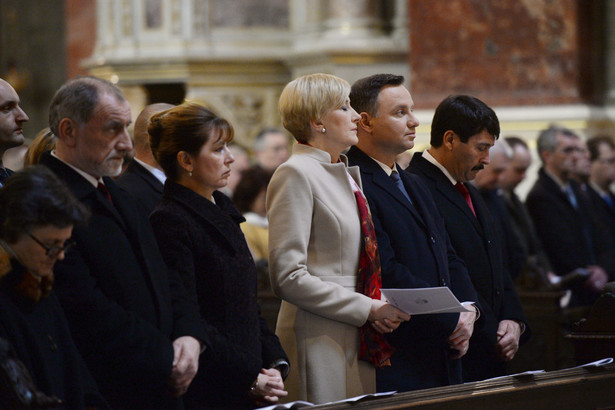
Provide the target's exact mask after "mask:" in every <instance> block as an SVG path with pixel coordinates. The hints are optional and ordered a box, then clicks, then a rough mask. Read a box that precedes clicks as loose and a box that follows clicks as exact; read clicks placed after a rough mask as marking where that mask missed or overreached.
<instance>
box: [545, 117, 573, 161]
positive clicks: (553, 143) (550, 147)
mask: <svg viewBox="0 0 615 410" xmlns="http://www.w3.org/2000/svg"><path fill="white" fill-rule="evenodd" d="M558 135H563V136H565V137H571V138H577V139H578V138H579V136H578V135H577V134H575V133H574V132H573V131H572V130H570V129H568V128H566V127H562V126H559V125H555V124H551V125H549V128H547V129H545V130H542V131H541V132H540V135H539V136H538V142H537V147H536V148H537V150H538V156H539V157H540V159H541V161H544V160H543V159H542V153H543V152H545V151H547V152H554V151H555V149H556V148H557V136H558Z"/></svg>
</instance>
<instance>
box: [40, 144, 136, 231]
mask: <svg viewBox="0 0 615 410" xmlns="http://www.w3.org/2000/svg"><path fill="white" fill-rule="evenodd" d="M41 163H42V164H44V165H46V166H47V167H48V168H50V169H51V170H52V171H54V172H55V174H56V175H57V176H58V177H60V179H62V180H63V181H64V182H65V183H66V185H67V186H68V187H69V188H70V190H71V191H72V193H73V194H74V195H75V197H76V198H77V199H78V200H80V201H81V202H83V203H86V204H88V205H89V206H90V207H91V209H92V211H98V212H102V213H105V214H108V215H110V216H111V217H113V218H114V219H115V220H116V221H117V223H118V224H119V225H120V226H121V227H122V229H123V230H124V231H126V224H125V223H124V220H123V219H122V217H121V216H120V214H119V213H118V210H117V209H116V208H115V207H114V206H113V205H112V204H111V203H109V201H108V200H107V198H105V197H103V195H102V194H101V193H100V192H98V190H97V189H96V187H94V185H92V184H91V183H90V182H89V181H87V180H86V179H85V178H83V177H82V176H81V175H79V174H78V173H77V172H76V171H75V170H73V169H72V168H71V167H69V166H68V165H66V164H65V163H63V162H62V161H60V160H59V159H57V158H55V157H53V156H52V155H51V153H50V152H45V153H43V156H42V158H41ZM103 180H104V181H105V185H107V189H109V186H110V185H113V186H115V185H114V183H113V181H111V179H110V178H106V179H103ZM116 190H117V188H116V189H114V188H113V187H112V189H111V190H109V192H110V193H111V198H112V199H113V200H114V204H115V198H114V193H113V192H111V191H116ZM116 195H117V193H116Z"/></svg>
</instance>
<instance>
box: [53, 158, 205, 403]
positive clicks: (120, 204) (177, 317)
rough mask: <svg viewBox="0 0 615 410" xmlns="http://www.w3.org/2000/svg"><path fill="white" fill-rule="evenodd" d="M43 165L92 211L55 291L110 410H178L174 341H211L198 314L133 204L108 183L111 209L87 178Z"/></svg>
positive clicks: (58, 165) (56, 164) (59, 271)
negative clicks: (172, 386)
mask: <svg viewBox="0 0 615 410" xmlns="http://www.w3.org/2000/svg"><path fill="white" fill-rule="evenodd" d="M41 163H42V164H44V165H46V166H47V167H49V168H50V169H51V170H52V171H54V172H55V173H56V175H58V176H59V177H60V179H62V180H63V181H64V182H65V183H66V184H67V185H68V187H69V188H70V190H71V191H72V192H73V194H74V195H75V196H76V197H77V199H79V200H80V201H82V202H83V203H84V204H85V205H86V206H87V207H88V208H89V209H90V211H91V213H92V216H91V218H90V221H89V223H88V225H87V226H86V227H75V229H74V230H73V236H72V238H73V239H74V240H75V242H76V243H77V246H76V248H75V249H74V250H72V251H71V252H68V253H67V255H66V258H65V259H64V260H63V261H58V263H57V264H56V267H55V269H54V272H55V275H56V283H55V289H56V292H57V295H58V298H59V299H60V302H61V304H62V306H63V308H64V310H65V311H66V313H67V318H68V322H69V324H70V327H71V330H72V333H73V338H74V339H75V342H76V344H77V347H78V348H79V350H80V352H81V354H82V356H83V358H84V359H85V361H86V364H87V365H88V367H89V369H90V371H91V372H92V375H93V376H94V378H95V380H96V382H97V383H98V387H99V388H100V390H101V392H102V393H103V395H104V396H105V398H106V399H107V401H109V403H110V404H111V406H112V407H113V408H176V407H178V406H181V400H177V399H174V398H172V397H170V396H169V395H168V394H167V392H166V388H165V385H166V382H167V380H168V377H169V376H170V374H171V368H172V363H173V346H172V341H173V340H175V339H176V338H177V337H180V336H186V335H189V336H194V337H196V338H197V339H199V340H201V341H203V342H206V340H207V336H206V334H205V331H204V329H203V327H202V325H201V323H200V320H199V317H198V312H197V310H196V307H195V306H194V305H193V304H192V303H191V302H190V300H189V298H188V296H187V294H186V291H185V289H184V287H183V286H182V284H181V281H180V280H179V278H177V276H175V275H174V274H173V272H168V270H167V268H166V266H165V264H164V261H163V259H162V256H161V255H160V252H159V250H158V246H157V244H156V241H155V238H154V234H153V232H152V229H151V226H150V225H149V223H148V221H147V218H146V217H145V215H142V214H141V213H140V212H139V211H138V209H137V206H136V204H135V202H134V199H133V198H132V197H131V196H130V195H129V194H128V193H127V192H125V191H122V190H121V189H120V188H119V187H118V186H117V185H116V184H115V183H114V182H113V181H112V180H111V179H110V178H106V177H105V178H103V180H104V183H105V185H106V187H107V189H108V190H109V192H110V194H111V197H112V199H113V205H111V203H110V202H109V201H108V200H107V199H106V198H105V197H103V195H102V194H101V193H100V192H99V191H98V190H97V189H96V188H95V187H94V186H93V185H92V184H91V183H90V182H88V181H87V180H86V179H85V178H83V177H82V176H81V175H79V174H78V173H77V172H76V171H74V170H73V169H72V168H71V167H69V166H68V165H66V164H64V163H63V162H61V161H60V160H58V159H57V158H54V157H53V156H51V155H50V153H45V154H44V155H43V157H42V159H41Z"/></svg>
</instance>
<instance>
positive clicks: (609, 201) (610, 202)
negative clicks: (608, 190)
mask: <svg viewBox="0 0 615 410" xmlns="http://www.w3.org/2000/svg"><path fill="white" fill-rule="evenodd" d="M601 196H602V199H604V202H606V204H607V205H608V206H609V208H611V209H612V208H613V198H612V197H611V195H610V194H604V195H601Z"/></svg>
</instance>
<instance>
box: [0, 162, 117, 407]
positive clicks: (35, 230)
mask: <svg viewBox="0 0 615 410" xmlns="http://www.w3.org/2000/svg"><path fill="white" fill-rule="evenodd" d="M86 215H87V211H86V210H85V208H83V207H82V205H81V204H80V203H79V202H78V201H77V200H76V199H75V198H74V197H73V196H72V194H71V193H70V192H69V191H68V189H67V188H66V187H65V186H64V185H63V184H62V183H61V182H60V181H59V180H58V179H57V178H56V177H55V176H54V175H53V174H52V173H51V171H49V170H47V169H46V168H44V167H41V166H35V167H30V168H27V169H26V170H24V171H20V172H18V173H16V174H14V175H12V176H11V177H10V178H9V179H8V180H7V181H6V182H5V185H4V187H3V188H2V189H1V190H0V337H2V338H4V339H6V340H8V341H9V342H10V344H11V346H12V347H13V349H14V351H15V355H16V356H17V358H18V359H19V360H20V361H21V362H23V364H24V365H25V367H26V368H27V370H28V371H29V373H30V375H31V376H32V380H33V382H34V385H35V386H36V387H37V389H38V390H40V391H41V392H42V393H44V394H46V395H48V396H56V397H57V398H58V399H60V400H61V401H62V404H61V405H59V406H58V407H56V406H53V408H68V409H83V408H86V407H88V408H107V404H106V403H105V401H104V399H103V398H102V396H101V395H100V393H98V389H97V388H96V384H95V382H94V380H93V379H92V376H91V375H90V373H89V371H88V369H87V368H86V365H85V363H84V362H83V359H82V358H81V355H80V354H79V352H78V351H77V348H76V347H75V344H74V342H73V340H72V338H71V334H70V331H69V328H68V323H67V321H66V317H65V316H64V311H63V310H62V308H61V306H60V304H59V302H58V299H57V298H56V296H55V294H54V292H53V291H52V284H53V266H54V264H55V262H56V261H57V260H61V259H64V253H65V252H68V248H69V247H70V244H71V242H70V237H71V234H72V230H73V225H75V224H77V223H81V222H83V221H84V219H85V217H86ZM5 399H7V398H6V397H0V407H1V408H4V406H7V407H11V408H12V407H13V406H15V403H6V402H5V401H4V400H5ZM21 405H25V403H21Z"/></svg>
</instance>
